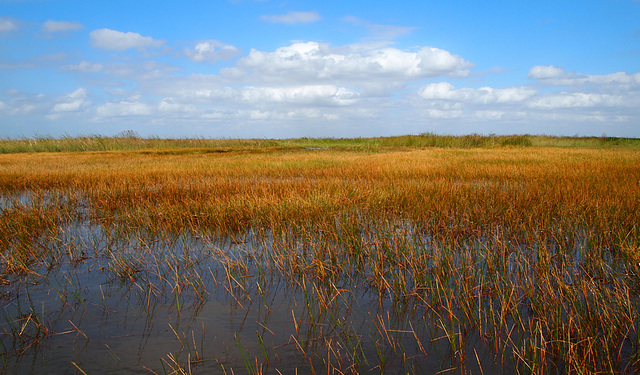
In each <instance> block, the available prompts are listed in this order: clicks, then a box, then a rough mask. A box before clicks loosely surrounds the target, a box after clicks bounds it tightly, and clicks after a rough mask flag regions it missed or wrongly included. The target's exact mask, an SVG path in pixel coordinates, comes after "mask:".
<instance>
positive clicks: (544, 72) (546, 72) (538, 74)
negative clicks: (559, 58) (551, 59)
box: [529, 65, 566, 79]
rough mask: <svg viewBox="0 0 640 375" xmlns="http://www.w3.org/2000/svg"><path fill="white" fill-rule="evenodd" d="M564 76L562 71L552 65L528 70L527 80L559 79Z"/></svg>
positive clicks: (538, 66)
mask: <svg viewBox="0 0 640 375" xmlns="http://www.w3.org/2000/svg"><path fill="white" fill-rule="evenodd" d="M565 75H566V73H565V71H564V69H562V68H558V67H556V66H552V65H537V66H534V67H533V68H531V69H530V70H529V78H532V79H548V78H559V77H564V76H565Z"/></svg>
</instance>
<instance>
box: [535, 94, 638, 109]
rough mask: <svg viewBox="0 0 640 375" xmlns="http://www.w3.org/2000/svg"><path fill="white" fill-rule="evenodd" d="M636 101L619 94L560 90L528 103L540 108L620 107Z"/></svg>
mask: <svg viewBox="0 0 640 375" xmlns="http://www.w3.org/2000/svg"><path fill="white" fill-rule="evenodd" d="M637 102H638V100H635V103H634V102H630V101H628V100H627V98H625V97H624V96H621V95H611V94H596V93H584V92H575V93H569V92H562V93H558V94H548V95H544V96H542V97H540V98H537V99H536V100H534V101H533V102H531V103H530V106H531V107H532V108H540V109H559V108H593V107H622V106H628V105H637V104H638V103H637Z"/></svg>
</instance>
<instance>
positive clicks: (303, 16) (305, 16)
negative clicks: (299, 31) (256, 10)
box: [260, 11, 320, 24]
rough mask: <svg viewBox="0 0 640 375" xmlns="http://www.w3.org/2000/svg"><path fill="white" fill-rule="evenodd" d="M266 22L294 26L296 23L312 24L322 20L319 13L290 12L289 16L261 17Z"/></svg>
mask: <svg viewBox="0 0 640 375" xmlns="http://www.w3.org/2000/svg"><path fill="white" fill-rule="evenodd" d="M260 18H262V19H263V20H265V21H268V22H273V23H286V24H294V23H310V22H316V21H318V20H320V14H318V12H295V11H290V12H287V14H280V15H265V16H261V17H260Z"/></svg>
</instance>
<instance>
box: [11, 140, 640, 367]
mask: <svg viewBox="0 0 640 375" xmlns="http://www.w3.org/2000/svg"><path fill="white" fill-rule="evenodd" d="M544 140H548V139H547V138H540V139H539V138H536V137H532V136H514V137H481V136H469V137H458V138H452V139H446V138H443V137H437V136H432V135H422V136H412V137H404V138H379V139H368V140H306V139H300V140H289V141H251V140H248V141H233V142H237V143H226V144H225V143H224V142H232V141H218V142H221V143H218V144H216V145H212V144H211V143H207V142H211V141H208V140H190V141H189V142H193V143H191V144H190V145H189V146H184V143H180V145H176V144H172V143H165V144H163V145H162V146H160V147H161V148H154V147H158V144H159V143H158V142H160V143H162V142H165V141H161V140H143V139H137V138H136V139H129V138H123V139H122V142H124V143H127V142H130V144H133V143H134V142H141V143H144V142H149V143H144V144H143V146H141V147H137V146H135V147H129V146H126V147H129V148H130V150H129V149H128V148H126V147H125V146H117V147H120V148H119V149H116V148H117V147H116V146H109V147H106V146H105V149H109V150H110V151H95V152H94V151H92V152H63V153H30V154H22V153H14V154H5V155H0V194H1V197H2V199H1V201H0V216H1V217H2V221H1V222H0V246H1V248H2V254H1V256H2V258H1V259H0V279H1V281H2V283H3V285H2V286H0V288H1V289H2V303H3V311H4V318H3V321H0V343H1V344H2V346H1V348H0V350H1V351H2V356H3V359H4V362H3V363H4V365H3V366H4V367H3V368H4V372H12V371H13V370H15V369H20V370H21V371H25V368H30V369H31V371H32V372H38V371H36V370H39V369H41V368H40V367H37V366H36V367H28V366H27V367H24V363H25V362H29V361H28V360H27V359H24V358H31V359H30V360H32V361H33V362H32V363H35V362H38V361H39V360H40V361H43V362H44V361H45V359H46V358H49V357H51V356H52V355H54V354H52V353H57V354H59V353H60V351H56V350H55V346H54V345H53V343H54V342H57V341H56V340H61V339H62V338H60V337H63V336H64V337H66V336H71V335H75V339H74V340H73V342H72V344H67V345H71V346H72V347H73V349H69V350H71V351H72V352H73V354H74V355H73V356H71V357H70V358H71V359H70V360H69V361H67V363H66V364H65V365H62V366H63V368H65V369H67V370H69V369H71V370H73V369H80V368H81V369H82V371H87V372H91V367H90V366H91V365H92V364H91V362H90V361H88V360H87V358H88V357H89V356H90V355H91V354H92V353H95V352H96V350H102V351H104V350H105V346H106V348H108V353H109V354H111V355H112V356H113V358H114V363H115V364H114V365H113V367H114V368H116V369H117V368H118V366H125V365H124V364H122V363H124V362H125V361H124V360H121V359H120V358H121V356H123V352H122V351H116V350H113V349H111V347H112V346H113V345H115V342H117V341H118V340H115V341H114V339H113V338H112V339H107V338H106V337H113V335H111V336H110V335H108V334H106V333H105V330H107V328H106V326H107V322H110V321H111V320H110V319H111V318H108V317H109V316H112V315H113V314H120V315H121V317H120V318H119V319H120V320H116V321H117V322H118V321H119V322H121V323H117V325H118V326H119V325H122V326H127V323H126V322H127V321H128V320H129V319H131V320H134V321H138V319H141V320H140V322H144V323H140V326H138V325H136V324H135V323H129V324H130V325H131V324H133V325H134V326H135V327H139V328H137V329H139V332H138V333H135V335H141V336H142V339H141V340H142V342H141V343H139V344H138V348H139V354H138V356H137V358H136V359H133V360H132V362H133V363H134V364H127V365H126V366H133V367H132V368H135V366H138V367H139V368H146V369H148V370H149V371H150V372H151V373H160V372H162V371H165V372H167V373H196V372H198V371H200V370H201V371H203V372H206V371H211V369H212V368H215V369H218V370H222V372H224V373H233V369H234V368H235V369H236V371H239V369H243V368H244V369H245V371H247V372H249V373H267V372H274V373H278V372H282V373H284V372H291V371H292V370H293V369H298V370H300V371H302V372H307V373H324V372H327V373H362V372H367V371H373V372H382V371H386V372H391V373H434V372H438V371H443V372H447V371H455V372H457V373H490V372H501V373H518V372H521V373H529V372H531V373H547V372H560V373H574V372H575V373H620V372H626V373H633V372H635V371H637V370H640V362H639V361H640V354H639V353H640V335H639V334H638V329H640V325H639V323H638V322H639V321H640V319H639V317H638V311H640V310H639V308H640V300H639V299H638V297H639V293H640V255H639V254H640V251H639V250H640V236H639V234H640V233H639V231H640V228H639V227H638V223H640V150H639V149H638V148H637V147H635V146H634V147H630V145H633V144H634V143H633V141H627V140H617V141H615V142H614V141H613V140H610V139H605V138H596V139H585V140H581V141H579V142H578V141H576V140H573V141H571V142H573V143H571V142H570V143H571V144H566V145H567V146H571V147H548V146H547V145H545V147H537V146H535V145H536V144H540V142H542V141H544ZM66 141H68V142H70V143H73V142H84V141H86V142H89V144H90V143H91V142H94V141H95V139H88V140H83V139H68V140H66ZM104 141H105V142H106V140H104ZM560 141H563V142H564V141H565V140H558V139H556V142H560ZM11 142H22V141H11ZM154 142H155V143H154ZM181 142H182V141H181ZM184 142H187V140H184ZM580 142H583V143H580ZM616 142H618V143H616ZM128 144H129V143H128ZM614 144H615V145H614ZM585 145H588V146H592V147H594V148H586V147H575V146H585ZM180 147H183V148H180ZM424 147H427V148H424ZM611 147H613V148H611ZM609 148H611V149H609ZM87 149H92V148H91V147H89V146H87ZM67 151H73V150H68V149H67ZM360 151H376V152H360ZM60 272H62V276H61V275H60V274H59V273H60ZM34 288H35V289H36V292H34V291H33V289H34ZM33 293H40V294H38V295H42V296H46V295H54V296H56V298H55V299H54V300H51V299H47V298H48V297H42V298H43V300H42V306H41V308H40V309H38V306H39V305H38V303H37V302H36V303H34V302H33V298H32V296H33ZM45 301H46V304H47V305H46V308H45ZM220 301H225V302H224V303H225V304H226V305H227V306H228V308H227V309H226V310H225V311H226V314H229V315H224V314H222V313H221V312H220V311H219V310H216V309H217V308H216V307H215V306H218V304H219V302H220ZM98 307H99V308H100V309H101V311H103V312H102V316H103V318H102V319H104V320H105V323H104V327H102V328H97V327H95V326H91V325H90V324H88V323H86V322H85V323H84V324H83V321H82V319H81V317H82V316H84V315H83V314H95V313H94V312H93V309H96V308H98ZM78 314H80V315H78ZM167 314H168V315H169V316H170V321H169V322H168V323H166V324H165V321H164V320H163V319H162V318H160V317H159V316H160V315H167ZM221 314H222V315H221ZM127 316H129V318H127ZM221 316H228V320H226V321H225V320H224V319H222V318H221ZM221 319H222V320H223V321H225V322H226V323H225V324H223V326H221V325H220V324H217V325H216V326H215V330H216V332H217V333H216V334H213V335H212V334H209V335H205V331H206V330H207V329H208V330H211V329H213V328H209V327H211V326H209V327H207V328H205V323H207V324H211V322H212V320H215V321H220V320H221ZM160 322H163V323H162V324H165V325H164V327H162V329H161V330H162V331H168V332H169V333H170V335H168V338H166V340H172V342H174V344H175V345H174V346H173V347H172V348H171V349H168V348H167V347H164V346H161V344H160V342H162V340H160V342H159V343H152V342H151V341H153V340H150V339H149V337H151V336H152V332H155V331H154V330H155V329H158V328H154V325H160V324H161V323H160ZM68 323H72V326H69V324H68ZM200 325H201V326H200ZM223 327H224V328H223ZM169 328H170V329H169ZM254 328H255V329H254ZM225 332H226V333H225ZM116 336H117V335H116ZM213 337H215V338H213ZM81 338H82V340H81ZM216 340H219V342H218V341H216ZM81 341H82V342H83V344H82V345H84V346H82V347H80V348H78V346H79V345H80V342H81ZM216 342H217V343H216ZM213 344H215V345H217V346H216V348H218V349H217V350H216V351H215V352H206V348H207V347H212V345H213ZM60 346H62V345H60ZM96 346H97V347H98V349H95V347H96ZM87 347H89V349H87ZM92 348H93V349H92ZM116 352H117V353H118V354H116ZM125 354H126V352H125ZM83 355H86V356H88V357H83ZM116 358H118V359H116ZM83 360H84V361H83ZM154 360H155V362H154ZM21 366H22V367H21ZM64 366H66V367H64ZM127 368H129V367H127ZM121 369H122V368H121ZM26 371H28V370H26Z"/></svg>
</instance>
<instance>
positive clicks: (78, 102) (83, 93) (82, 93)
mask: <svg viewBox="0 0 640 375" xmlns="http://www.w3.org/2000/svg"><path fill="white" fill-rule="evenodd" d="M86 99H87V90H86V89H85V88H83V87H80V88H78V89H77V90H76V91H74V92H72V93H70V94H67V95H64V96H63V97H61V98H60V99H59V102H58V103H56V104H55V105H54V106H53V110H52V111H53V112H77V111H79V110H80V109H82V108H83V107H86V106H87V105H89V104H91V102H88V101H87V100H86Z"/></svg>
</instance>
